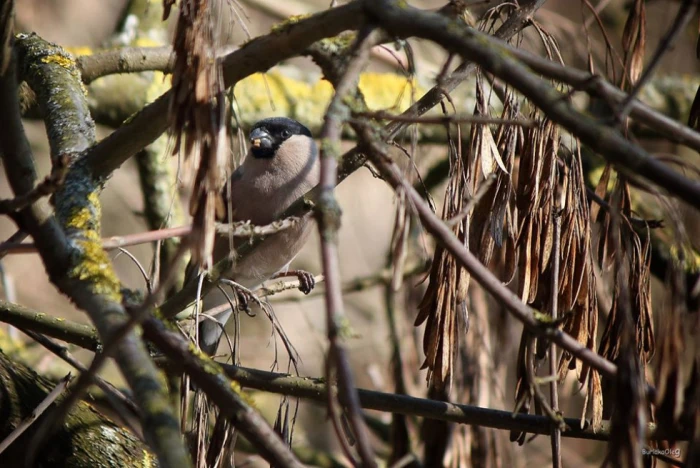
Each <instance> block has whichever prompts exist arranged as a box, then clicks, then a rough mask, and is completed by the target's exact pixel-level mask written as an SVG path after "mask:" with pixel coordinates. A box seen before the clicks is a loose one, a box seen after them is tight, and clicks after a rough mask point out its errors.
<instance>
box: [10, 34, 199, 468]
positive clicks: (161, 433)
mask: <svg viewBox="0 0 700 468" xmlns="http://www.w3.org/2000/svg"><path fill="white" fill-rule="evenodd" d="M17 50H18V51H19V55H20V57H21V63H22V64H23V67H22V69H21V70H22V75H23V76H24V78H25V79H26V81H27V82H28V83H29V85H30V86H31V87H32V88H33V89H34V90H35V92H36V93H37V97H38V100H39V105H40V108H41V110H42V113H43V114H44V119H45V122H46V127H47V133H48V135H49V142H50V146H51V156H52V159H53V161H54V163H55V162H56V161H60V160H61V159H62V158H64V157H66V156H68V157H69V159H72V160H75V158H74V157H71V156H73V155H76V154H79V153H80V152H82V151H83V150H85V149H87V148H88V147H90V146H91V145H92V144H94V142H95V135H94V124H93V122H92V119H91V118H90V114H89V112H88V110H87V103H86V102H85V96H84V94H83V91H82V88H81V85H80V81H79V76H78V73H77V71H76V69H75V67H74V66H73V63H72V61H71V59H70V57H69V56H68V55H67V54H65V52H63V51H62V50H60V49H59V48H58V47H55V46H51V45H48V44H46V43H45V42H43V41H42V40H40V39H39V38H38V37H36V36H21V37H20V39H19V41H18V44H17ZM8 84H9V86H8V87H7V88H6V89H4V90H3V91H0V93H2V92H11V93H13V94H15V95H16V92H17V91H16V89H17V88H16V86H14V87H13V86H12V85H13V84H12V83H8ZM3 114H7V115H8V116H9V118H14V119H17V120H18V121H19V107H18V105H15V106H12V107H5V108H4V112H3ZM5 118H8V117H5ZM19 125H20V124H17V126H19ZM12 135H13V136H14V138H23V137H24V133H23V132H22V131H21V130H19V131H17V132H16V133H15V132H13V133H12ZM2 152H3V158H4V161H5V167H6V168H7V170H8V175H9V176H10V179H12V178H13V177H12V175H13V174H12V173H11V171H16V170H17V168H19V167H32V166H33V163H32V159H31V153H29V152H25V153H20V154H17V153H11V152H10V151H8V149H7V148H6V147H3V148H2ZM29 174H30V176H27V174H22V177H21V180H19V181H16V183H15V184H14V186H13V189H14V190H15V193H16V194H17V195H22V194H24V193H27V192H29V190H31V188H32V186H33V184H34V181H35V180H36V175H35V174H34V173H33V169H32V170H31V172H30V173H29ZM100 189H101V186H100V183H99V182H98V181H96V180H95V179H94V178H93V177H92V176H91V174H90V172H89V171H87V170H86V168H85V166H84V165H82V164H81V163H80V162H76V163H74V164H73V165H72V167H71V170H70V171H69V173H68V175H67V176H66V180H65V182H64V185H63V186H62V187H61V189H60V190H59V191H58V192H57V193H56V195H55V206H56V217H54V216H53V215H50V214H48V213H47V214H46V216H45V217H44V218H43V219H42V218H38V217H37V216H35V214H34V213H33V212H32V211H31V207H30V208H28V209H25V210H23V211H22V213H21V217H20V227H22V228H24V229H25V230H26V231H27V232H29V233H30V234H31V235H32V237H33V238H34V241H35V243H36V245H37V247H38V249H39V252H40V254H41V256H42V260H43V261H44V264H45V266H46V268H47V270H48V272H49V276H50V278H51V281H52V282H53V283H54V284H55V285H56V286H57V287H58V288H59V289H60V290H61V291H62V292H63V293H65V294H66V295H68V296H69V297H70V298H71V299H72V300H73V301H74V302H75V303H76V305H77V306H78V307H80V308H82V309H84V310H85V311H87V312H88V314H89V315H90V318H91V319H92V321H93V323H94V324H95V325H96V328H97V329H98V331H99V332H100V336H101V337H102V339H103V341H105V342H107V341H109V339H110V337H111V336H112V334H113V333H114V331H115V330H117V329H118V328H119V326H120V325H121V324H123V323H124V322H125V321H126V318H127V317H126V314H125V312H124V308H123V307H122V305H121V291H120V284H119V281H118V280H117V279H116V276H115V275H114V273H113V271H112V269H111V264H110V262H109V258H108V257H107V255H106V253H105V252H104V250H102V248H101V246H100V245H99V231H100V216H99V213H100V207H99V199H98V193H99V191H100ZM35 205H36V204H35ZM32 206H34V205H32ZM115 357H116V360H117V363H118V364H119V367H120V369H121V371H122V373H123V374H124V376H125V378H126V380H127V381H128V382H129V385H130V386H131V388H132V390H133V392H134V398H135V400H136V402H137V404H138V405H139V407H140V409H141V411H142V413H143V415H144V419H143V420H142V423H143V428H144V432H145V433H146V434H147V436H148V438H149V441H150V442H151V443H152V444H153V448H154V451H155V452H156V454H157V456H158V458H159V460H160V462H161V464H162V465H163V466H169V467H176V466H177V467H181V466H188V465H189V455H188V454H187V451H186V450H185V447H184V444H183V442H182V439H181V437H180V431H179V425H178V424H177V420H176V419H175V418H174V417H173V413H172V410H171V409H170V408H169V406H168V405H167V404H163V402H164V401H166V397H165V395H166V394H165V391H164V390H165V389H164V387H163V383H162V380H161V377H160V376H159V373H158V370H157V369H156V368H155V366H154V365H153V362H152V361H151V360H150V358H149V356H148V353H147V351H146V349H145V347H144V345H143V343H142V342H141V340H140V339H139V338H138V337H137V335H136V334H135V333H131V334H130V335H128V336H127V337H125V338H124V339H123V340H122V341H121V342H120V343H119V345H118V346H117V353H116V356H115ZM68 400H70V397H69V399H68ZM68 400H66V401H68Z"/></svg>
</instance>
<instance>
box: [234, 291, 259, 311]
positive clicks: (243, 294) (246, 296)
mask: <svg viewBox="0 0 700 468" xmlns="http://www.w3.org/2000/svg"><path fill="white" fill-rule="evenodd" d="M235 290H236V305H237V306H238V308H239V309H240V310H242V311H243V312H245V313H246V314H247V315H248V317H255V315H256V314H255V312H253V310H252V309H251V308H250V301H251V299H253V297H252V295H251V294H250V293H249V292H248V291H244V290H243V289H240V288H236V289H235Z"/></svg>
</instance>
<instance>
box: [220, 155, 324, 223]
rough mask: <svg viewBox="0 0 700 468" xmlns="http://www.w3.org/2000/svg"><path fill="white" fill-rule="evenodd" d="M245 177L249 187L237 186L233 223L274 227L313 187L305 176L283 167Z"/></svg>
mask: <svg viewBox="0 0 700 468" xmlns="http://www.w3.org/2000/svg"><path fill="white" fill-rule="evenodd" d="M246 169H248V168H246ZM255 169H262V168H255ZM244 177H245V179H246V183H245V184H236V185H237V186H236V187H234V190H233V193H232V195H233V196H232V198H233V209H234V219H237V220H250V221H251V222H252V223H254V224H269V223H271V222H272V221H274V220H275V219H277V218H278V217H279V215H281V214H282V213H283V212H284V211H285V210H286V209H287V208H288V207H289V205H291V203H292V202H294V200H296V199H297V198H298V197H300V196H301V195H303V194H304V193H306V191H307V190H309V189H310V188H311V187H313V185H311V186H310V185H309V184H308V183H306V182H305V180H304V179H303V177H304V176H303V174H302V173H300V172H299V171H298V170H296V171H295V170H294V168H289V167H287V166H284V165H277V166H274V167H267V168H264V169H263V170H252V171H250V173H249V172H248V171H246V173H245V175H244Z"/></svg>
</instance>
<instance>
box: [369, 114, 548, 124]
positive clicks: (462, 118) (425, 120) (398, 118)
mask: <svg viewBox="0 0 700 468" xmlns="http://www.w3.org/2000/svg"><path fill="white" fill-rule="evenodd" d="M355 117H363V118H370V119H377V120H391V121H393V122H404V123H417V124H424V125H445V124H450V123H454V124H459V123H478V124H496V125H517V126H521V127H523V128H530V127H532V126H534V125H535V122H534V121H533V120H531V119H499V118H496V117H489V116H482V115H461V114H453V115H445V116H438V115H436V116H427V117H426V116H423V117H416V116H411V115H403V114H392V113H389V112H386V111H375V112H358V113H356V114H355Z"/></svg>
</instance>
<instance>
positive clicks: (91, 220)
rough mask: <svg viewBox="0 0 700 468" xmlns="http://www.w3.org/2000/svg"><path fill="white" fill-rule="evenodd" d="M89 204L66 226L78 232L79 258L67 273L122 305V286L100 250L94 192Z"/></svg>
mask: <svg viewBox="0 0 700 468" xmlns="http://www.w3.org/2000/svg"><path fill="white" fill-rule="evenodd" d="M87 202H88V204H87V205H86V206H81V207H79V208H77V209H75V211H74V212H73V213H72V214H71V216H70V217H69V218H68V219H67V220H66V222H65V225H66V227H67V228H69V229H75V230H76V231H78V233H79V234H78V235H79V239H78V240H76V244H77V245H78V247H79V249H80V255H79V257H78V258H77V259H76V264H75V266H74V267H73V269H72V270H71V272H70V276H71V278H74V279H77V280H80V281H87V282H89V283H90V285H91V288H92V289H93V291H94V292H95V293H96V294H100V295H103V296H106V297H109V298H110V299H111V300H113V301H115V302H121V300H122V295H121V283H120V282H119V279H118V278H117V276H116V274H115V273H114V270H113V269H112V262H111V261H110V259H109V256H108V255H107V253H106V252H105V251H104V249H103V248H102V242H101V237H100V232H99V222H96V221H95V220H99V217H100V200H99V197H98V195H97V193H96V192H91V193H89V194H88V196H87Z"/></svg>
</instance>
